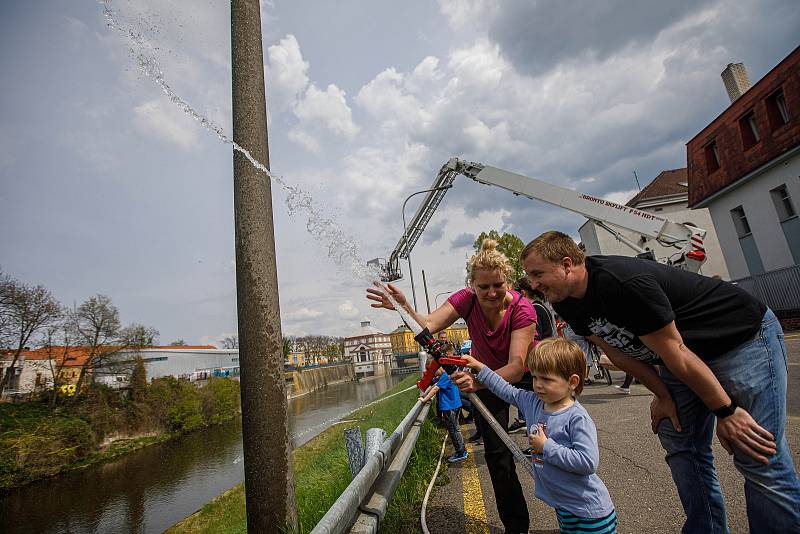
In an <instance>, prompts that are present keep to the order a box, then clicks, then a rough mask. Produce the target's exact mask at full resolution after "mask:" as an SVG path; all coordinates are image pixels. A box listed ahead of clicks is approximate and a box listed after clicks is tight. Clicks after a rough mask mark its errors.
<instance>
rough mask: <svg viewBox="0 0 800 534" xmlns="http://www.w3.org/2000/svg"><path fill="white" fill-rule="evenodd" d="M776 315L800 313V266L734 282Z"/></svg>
mask: <svg viewBox="0 0 800 534" xmlns="http://www.w3.org/2000/svg"><path fill="white" fill-rule="evenodd" d="M732 282H733V283H735V284H738V285H739V287H741V288H742V289H744V290H745V291H747V292H748V293H750V294H751V295H753V296H754V297H756V298H757V299H759V300H760V301H761V302H763V303H764V304H766V305H767V306H769V307H770V308H771V309H772V311H774V312H776V313H781V312H790V311H798V312H799V313H800V266H799V265H792V266H791V267H785V268H783V269H776V270H774V271H770V272H768V273H764V274H756V275H753V276H748V277H747V278H741V279H739V280H732Z"/></svg>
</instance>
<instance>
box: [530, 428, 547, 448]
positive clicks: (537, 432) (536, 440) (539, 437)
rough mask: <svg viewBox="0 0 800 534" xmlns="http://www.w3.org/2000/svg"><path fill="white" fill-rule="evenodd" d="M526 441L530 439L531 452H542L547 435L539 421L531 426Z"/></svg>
mask: <svg viewBox="0 0 800 534" xmlns="http://www.w3.org/2000/svg"><path fill="white" fill-rule="evenodd" d="M528 441H530V444H531V448H532V449H533V452H535V453H536V454H542V453H543V452H544V442H545V441H547V435H546V434H545V433H544V426H542V424H541V423H537V424H536V425H535V426H533V427H531V435H530V436H529V437H528Z"/></svg>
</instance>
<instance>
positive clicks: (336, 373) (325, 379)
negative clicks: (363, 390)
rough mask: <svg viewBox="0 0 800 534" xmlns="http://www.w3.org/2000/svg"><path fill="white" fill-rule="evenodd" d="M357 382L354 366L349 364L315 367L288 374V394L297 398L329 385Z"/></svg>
mask: <svg viewBox="0 0 800 534" xmlns="http://www.w3.org/2000/svg"><path fill="white" fill-rule="evenodd" d="M350 380H355V372H354V369H353V366H352V365H350V363H349V362H347V363H343V364H341V365H331V366H327V367H314V368H313V369H303V370H302V371H291V372H289V373H286V384H287V391H286V392H287V394H288V395H289V397H296V396H298V395H303V394H304V393H309V392H311V391H315V390H317V389H322V388H324V387H326V386H327V385H328V384H335V383H337V382H347V381H350Z"/></svg>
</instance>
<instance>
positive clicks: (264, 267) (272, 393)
mask: <svg viewBox="0 0 800 534" xmlns="http://www.w3.org/2000/svg"><path fill="white" fill-rule="evenodd" d="M231 60H232V65H231V67H232V73H233V138H234V140H235V141H236V142H237V143H238V144H239V145H240V146H242V147H243V148H245V149H247V150H249V151H250V153H251V154H252V155H253V157H254V158H256V159H257V160H258V161H260V162H261V163H263V164H264V165H265V166H266V167H267V168H269V148H268V144H267V103H266V97H265V94H264V57H263V51H262V47H261V10H260V7H259V1H258V0H232V1H231ZM233 175H234V176H233V182H234V199H233V202H234V217H235V226H236V296H237V302H238V304H237V308H238V316H239V366H240V369H241V388H242V437H243V442H244V481H245V495H246V499H247V529H248V531H249V532H278V531H283V530H289V531H296V530H297V510H296V508H295V500H294V479H293V474H292V464H291V442H290V441H289V431H288V424H287V423H288V420H287V414H286V389H285V383H284V377H283V350H282V349H283V344H282V336H281V320H280V307H279V303H278V277H277V270H276V265H275V235H274V230H273V223H272V189H271V184H270V180H269V178H268V177H267V176H265V175H264V173H262V172H261V171H259V170H257V169H256V168H255V167H253V166H252V165H251V164H250V162H249V161H247V159H246V158H245V157H244V156H243V155H242V154H240V153H239V152H234V154H233Z"/></svg>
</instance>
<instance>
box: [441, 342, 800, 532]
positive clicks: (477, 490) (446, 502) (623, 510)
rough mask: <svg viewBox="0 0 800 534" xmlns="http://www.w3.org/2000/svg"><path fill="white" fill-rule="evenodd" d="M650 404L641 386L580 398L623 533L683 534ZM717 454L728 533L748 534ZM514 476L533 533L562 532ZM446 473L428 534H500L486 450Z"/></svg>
mask: <svg viewBox="0 0 800 534" xmlns="http://www.w3.org/2000/svg"><path fill="white" fill-rule="evenodd" d="M786 344H787V348H788V352H789V391H788V395H787V400H788V408H789V410H788V411H789V420H788V422H787V432H788V439H789V444H790V446H791V448H792V452H793V457H794V461H795V466H796V467H798V468H800V334H791V335H789V336H787V340H786ZM622 377H623V375H622V374H621V373H614V378H615V383H616V384H619V383H621V379H622ZM650 399H651V395H650V393H649V392H648V391H647V390H646V389H645V388H644V387H643V386H640V385H634V386H633V388H632V390H631V395H629V396H625V395H620V394H618V393H616V390H615V389H614V388H613V387H611V386H605V385H602V386H598V385H593V386H588V387H587V388H585V389H584V392H583V395H582V396H581V402H582V403H583V404H584V406H586V409H587V410H588V411H589V413H590V414H591V415H592V418H593V419H594V421H595V423H596V424H597V430H598V438H599V443H600V458H601V460H600V469H599V474H600V477H601V478H602V479H603V481H604V482H605V484H606V486H607V487H608V490H609V492H610V493H611V497H612V499H613V500H614V505H615V506H616V509H617V514H618V515H619V518H620V527H619V531H620V532H622V533H644V532H646V533H665V534H666V533H669V534H672V533H676V532H680V528H681V525H682V524H683V520H684V515H683V509H682V508H681V505H680V501H679V500H678V495H677V492H676V490H675V485H674V484H673V482H672V477H671V475H670V471H669V469H668V468H667V464H666V463H665V462H664V459H663V458H664V452H663V449H661V445H660V444H659V442H658V438H656V436H654V435H653V434H652V433H651V432H650V418H649V415H648V414H649V410H648V406H649V403H650ZM462 431H463V432H464V435H465V437H466V436H468V435H470V434H471V433H472V432H473V431H474V429H473V427H472V426H471V425H470V426H465V427H462ZM514 436H515V439H516V440H517V442H518V443H519V444H520V445H521V446H527V445H525V438H524V435H521V434H514ZM450 453H452V449H451V447H450V445H449V444H448V452H447V454H448V455H449V454H450ZM714 454H715V457H716V459H717V469H718V472H719V477H720V482H721V484H722V489H723V492H724V494H725V497H726V501H727V506H728V522H729V526H730V529H731V532H732V533H733V534H737V533H745V532H747V516H746V514H745V501H744V492H743V479H742V478H741V476H740V475H739V474H738V472H737V471H736V469H735V468H734V466H733V461H732V460H731V458H730V457H729V456H728V454H727V453H726V452H725V450H724V449H723V448H722V447H721V446H720V445H719V443H718V442H716V440H715V444H714ZM517 473H518V475H519V477H520V481H521V482H522V485H523V488H524V489H525V494H526V496H528V499H527V500H528V509H529V510H530V517H531V532H533V533H557V532H558V524H557V523H556V519H555V514H554V512H553V511H552V509H550V508H549V507H547V506H546V505H544V504H543V503H541V502H540V501H538V500H537V499H536V498H535V497H534V496H533V495H534V494H533V480H532V479H531V478H530V477H529V476H528V474H527V473H526V471H525V470H524V469H522V468H521V467H520V468H518V469H517ZM447 475H448V478H449V481H448V483H447V484H446V485H444V486H442V487H438V488H436V489H435V493H434V495H432V496H431V499H430V502H429V504H428V510H427V514H426V517H427V523H428V528H429V530H430V532H431V533H432V534H449V533H454V532H466V533H470V534H472V533H491V534H495V533H502V532H503V528H502V524H501V523H500V520H499V517H498V516H497V509H496V507H495V505H494V497H493V493H492V489H491V483H490V481H489V473H488V471H487V469H486V463H485V461H484V457H483V447H482V445H480V444H477V445H476V446H473V447H472V448H471V454H470V458H469V459H468V460H467V461H466V462H463V463H461V464H458V465H455V466H449V469H448V472H447ZM481 493H483V496H484V498H483V499H481V498H480V494H481ZM465 511H466V513H465Z"/></svg>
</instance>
